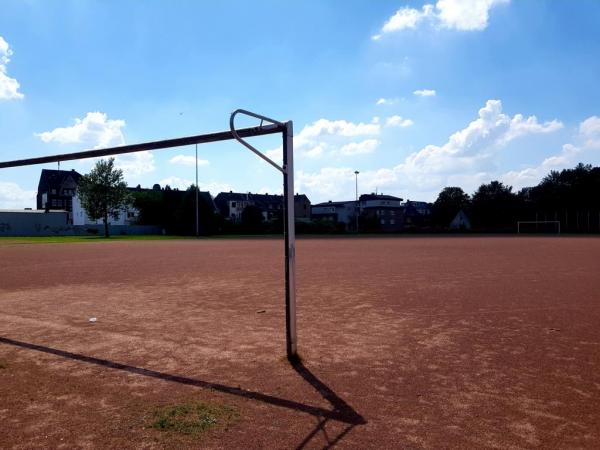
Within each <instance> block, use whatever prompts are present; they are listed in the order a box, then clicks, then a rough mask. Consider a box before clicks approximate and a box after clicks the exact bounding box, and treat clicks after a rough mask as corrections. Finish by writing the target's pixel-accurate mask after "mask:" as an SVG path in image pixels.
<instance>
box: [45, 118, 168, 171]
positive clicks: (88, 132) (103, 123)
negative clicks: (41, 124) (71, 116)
mask: <svg viewBox="0 0 600 450" xmlns="http://www.w3.org/2000/svg"><path fill="white" fill-rule="evenodd" d="M123 127H125V121H124V120H112V119H108V117H107V115H106V114H105V113H101V112H88V113H87V114H86V116H85V117H84V118H83V119H75V124H74V125H72V126H70V127H64V128H55V129H54V130H52V131H45V132H43V133H36V134H35V135H36V136H37V137H39V138H40V139H41V140H42V141H44V142H47V143H48V142H58V143H59V144H81V145H83V146H86V147H92V148H94V149H100V148H108V147H118V146H121V145H125V136H124V135H123V131H122V130H121V129H122V128H123ZM98 159H99V158H93V159H90V160H86V161H85V162H83V163H84V164H87V163H90V162H91V163H94V162H95V161H97V160H98ZM115 167H117V168H119V169H121V170H122V171H123V175H124V176H125V178H126V179H130V180H131V179H133V180H137V179H138V178H139V177H141V176H142V175H144V174H146V173H150V172H154V170H155V169H156V167H155V165H154V155H153V154H152V153H151V152H149V151H142V152H136V153H126V154H123V155H117V156H115Z"/></svg>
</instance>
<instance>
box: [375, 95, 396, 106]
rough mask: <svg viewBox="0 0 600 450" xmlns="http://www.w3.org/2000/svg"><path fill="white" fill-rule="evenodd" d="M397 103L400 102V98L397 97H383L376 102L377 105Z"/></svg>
mask: <svg viewBox="0 0 600 450" xmlns="http://www.w3.org/2000/svg"><path fill="white" fill-rule="evenodd" d="M396 103H398V99H397V98H383V97H381V98H380V99H378V100H377V101H376V102H375V104H376V105H377V106H380V105H395V104H396Z"/></svg>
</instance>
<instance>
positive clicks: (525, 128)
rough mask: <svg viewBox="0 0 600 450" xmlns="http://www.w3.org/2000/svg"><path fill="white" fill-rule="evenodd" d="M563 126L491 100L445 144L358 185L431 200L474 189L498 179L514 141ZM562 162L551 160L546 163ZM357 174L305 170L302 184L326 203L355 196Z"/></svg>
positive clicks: (363, 176)
mask: <svg viewBox="0 0 600 450" xmlns="http://www.w3.org/2000/svg"><path fill="white" fill-rule="evenodd" d="M562 126H563V125H562V123H560V122H558V121H557V120H552V121H549V122H543V123H541V122H539V121H538V119H537V118H536V117H535V116H529V117H527V118H524V116H523V115H522V114H516V115H515V116H513V117H511V116H509V115H507V114H505V113H503V112H502V102H501V101H500V100H488V101H487V102H486V104H485V105H484V106H483V108H481V109H480V110H479V113H478V116H477V118H476V119H474V120H473V121H471V122H470V123H469V124H468V125H467V126H466V127H465V128H463V129H461V130H458V131H456V132H455V133H453V134H452V135H451V136H450V137H449V138H448V141H447V142H446V143H444V144H442V145H435V144H430V145H427V146H425V147H423V148H422V149H420V150H419V151H416V152H413V153H411V154H410V155H408V156H407V157H406V158H405V159H404V161H403V162H401V163H400V164H398V165H396V166H394V167H391V168H381V169H379V170H370V171H361V173H360V175H359V186H360V187H361V190H362V192H371V191H375V190H376V189H378V190H379V191H381V190H383V189H385V190H387V191H388V192H391V193H394V192H395V193H396V194H400V192H401V191H402V190H405V189H410V190H411V191H412V192H413V193H415V192H417V193H420V195H422V196H423V197H425V198H426V199H427V198H429V199H431V198H433V197H434V196H435V195H436V194H437V193H438V192H439V190H440V189H441V188H442V187H443V186H449V185H458V186H462V187H463V188H465V189H466V190H467V191H471V190H473V189H475V188H476V187H477V186H478V185H479V184H480V183H481V182H486V181H489V180H490V179H491V178H492V177H494V176H497V174H493V171H494V170H495V162H496V157H497V155H498V154H499V152H500V151H501V149H502V148H504V147H505V146H506V145H507V144H508V143H509V142H511V141H513V140H515V139H517V138H519V137H522V136H525V135H532V134H540V133H550V132H553V131H556V130H558V129H560V128H561V127H562ZM574 153H575V150H574V149H572V148H570V147H567V148H565V149H564V154H562V155H559V156H562V157H566V158H567V159H568V158H571V156H572V155H573V154H574ZM563 162H564V161H563ZM558 163H559V161H558V160H550V161H548V162H547V163H546V165H548V164H553V165H556V164H558ZM353 174H354V170H353V169H352V168H349V167H343V168H335V167H327V168H323V169H321V170H320V171H319V172H315V173H306V172H302V171H301V172H299V173H298V184H299V186H301V187H302V188H303V189H304V190H306V191H307V192H308V193H309V194H312V195H314V196H315V198H316V199H324V200H326V199H328V198H330V197H332V198H336V197H338V195H344V194H347V193H348V192H351V191H352V183H353V181H354V180H353V177H352V176H351V175H353Z"/></svg>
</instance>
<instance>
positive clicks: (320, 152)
mask: <svg viewBox="0 0 600 450" xmlns="http://www.w3.org/2000/svg"><path fill="white" fill-rule="evenodd" d="M380 132H381V124H380V123H379V117H373V118H372V119H371V122H370V123H364V122H358V123H354V122H349V121H347V120H329V119H319V120H317V121H315V122H312V123H310V124H308V125H306V126H305V127H304V128H303V129H302V130H301V131H300V133H298V134H297V135H296V136H295V137H294V151H295V153H296V154H298V155H299V156H301V157H306V158H310V159H317V158H321V157H323V156H326V155H334V154H337V155H340V154H342V155H349V153H341V152H340V151H338V149H340V148H341V147H343V146H344V145H348V144H351V143H352V142H348V140H349V138H356V137H361V136H376V135H378V134H379V133H380ZM358 144H359V143H355V145H358ZM281 152H282V149H281V147H277V148H275V149H272V150H268V151H267V152H266V155H267V156H268V157H269V158H271V159H272V160H273V161H275V162H276V163H281V155H282V153H281Z"/></svg>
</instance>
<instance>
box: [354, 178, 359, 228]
mask: <svg viewBox="0 0 600 450" xmlns="http://www.w3.org/2000/svg"><path fill="white" fill-rule="evenodd" d="M359 173H360V172H359V171H358V170H355V171H354V176H355V179H356V185H355V191H356V210H355V213H356V232H357V233H358V214H359V212H360V205H359V203H358V174H359Z"/></svg>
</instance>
